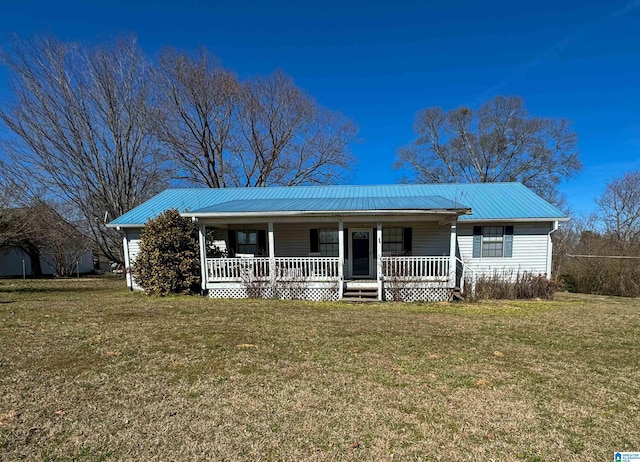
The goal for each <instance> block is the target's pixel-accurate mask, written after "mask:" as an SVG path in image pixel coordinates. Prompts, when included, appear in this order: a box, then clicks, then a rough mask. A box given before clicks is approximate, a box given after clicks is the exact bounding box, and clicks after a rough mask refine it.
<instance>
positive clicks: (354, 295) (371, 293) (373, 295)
mask: <svg viewBox="0 0 640 462" xmlns="http://www.w3.org/2000/svg"><path fill="white" fill-rule="evenodd" d="M342 300H344V301H345V302H375V301H377V300H378V288H377V287H375V288H373V287H359V288H346V289H345V290H344V292H343V294H342Z"/></svg>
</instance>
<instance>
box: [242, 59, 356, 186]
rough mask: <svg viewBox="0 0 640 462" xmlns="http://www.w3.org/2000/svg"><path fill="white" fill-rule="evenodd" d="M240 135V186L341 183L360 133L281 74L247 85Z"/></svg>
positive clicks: (339, 115) (340, 116)
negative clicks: (351, 151) (349, 151)
mask: <svg viewBox="0 0 640 462" xmlns="http://www.w3.org/2000/svg"><path fill="white" fill-rule="evenodd" d="M239 130H240V133H241V136H240V142H239V144H238V145H237V146H236V148H235V151H236V155H237V157H238V159H239V160H240V164H241V171H240V175H239V177H238V180H237V181H238V185H240V186H270V185H285V186H294V185H300V184H308V183H324V184H326V183H335V182H338V181H340V180H341V179H342V178H343V175H344V174H345V172H346V171H348V170H350V168H351V166H352V159H351V157H350V155H349V153H348V149H349V146H350V145H351V144H352V143H353V142H354V141H355V138H356V135H357V131H358V130H357V127H356V125H355V124H354V123H353V122H352V121H351V120H349V119H347V118H346V117H344V116H343V115H342V114H339V113H336V112H333V111H330V110H328V109H326V108H323V107H321V106H319V105H318V104H317V103H316V102H315V101H314V100H313V99H312V98H311V97H310V96H309V95H307V94H306V93H305V92H303V91H302V90H301V89H299V88H298V87H297V86H296V85H295V84H294V82H293V81H292V80H291V79H290V78H289V77H288V76H286V75H285V74H284V73H283V72H281V71H276V72H274V73H273V74H271V75H270V76H268V77H267V78H261V77H258V78H256V79H255V80H252V81H249V82H246V83H245V84H244V85H243V93H242V102H241V107H240V109H239Z"/></svg>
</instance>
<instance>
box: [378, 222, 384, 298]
mask: <svg viewBox="0 0 640 462" xmlns="http://www.w3.org/2000/svg"><path fill="white" fill-rule="evenodd" d="M376 276H377V280H378V300H380V301H382V299H383V298H384V297H383V295H384V294H383V293H382V223H378V229H377V231H376Z"/></svg>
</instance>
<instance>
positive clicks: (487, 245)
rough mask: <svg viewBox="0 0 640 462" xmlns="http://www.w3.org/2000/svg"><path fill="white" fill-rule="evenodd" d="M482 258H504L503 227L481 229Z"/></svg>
mask: <svg viewBox="0 0 640 462" xmlns="http://www.w3.org/2000/svg"><path fill="white" fill-rule="evenodd" d="M482 256H483V257H502V256H504V226H483V227H482Z"/></svg>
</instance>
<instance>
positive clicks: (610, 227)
mask: <svg viewBox="0 0 640 462" xmlns="http://www.w3.org/2000/svg"><path fill="white" fill-rule="evenodd" d="M596 202H597V204H598V206H599V207H600V216H601V219H602V221H603V223H604V225H605V227H606V231H607V233H608V234H609V235H612V236H614V237H615V238H616V240H617V241H618V242H620V243H625V244H628V245H631V244H634V243H635V244H636V245H637V244H640V243H639V242H638V240H639V239H640V171H636V172H627V173H625V174H624V175H623V176H622V177H620V178H616V179H614V180H613V181H611V182H610V183H608V184H607V188H606V189H605V191H604V193H603V194H602V196H601V197H600V198H599V199H598V200H597V201H596Z"/></svg>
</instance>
